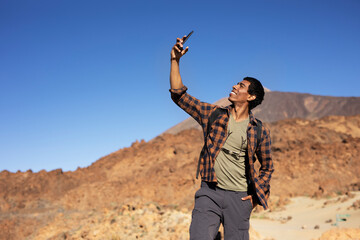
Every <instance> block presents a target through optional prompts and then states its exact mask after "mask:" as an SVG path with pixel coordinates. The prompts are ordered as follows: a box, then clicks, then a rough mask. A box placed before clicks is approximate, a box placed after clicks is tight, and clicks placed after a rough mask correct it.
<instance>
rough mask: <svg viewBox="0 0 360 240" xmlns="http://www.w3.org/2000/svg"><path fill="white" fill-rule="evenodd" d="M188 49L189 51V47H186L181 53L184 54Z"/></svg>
mask: <svg viewBox="0 0 360 240" xmlns="http://www.w3.org/2000/svg"><path fill="white" fill-rule="evenodd" d="M187 51H189V47H186V48H185V49H184V50H183V51H182V52H181V53H182V55H184V54H185V53H187Z"/></svg>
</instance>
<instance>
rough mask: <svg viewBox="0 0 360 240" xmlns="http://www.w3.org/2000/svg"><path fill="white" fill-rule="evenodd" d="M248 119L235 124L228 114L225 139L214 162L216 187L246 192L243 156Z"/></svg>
mask: <svg viewBox="0 0 360 240" xmlns="http://www.w3.org/2000/svg"><path fill="white" fill-rule="evenodd" d="M248 123H249V119H245V120H243V121H241V122H236V121H235V119H234V117H233V116H232V115H231V114H230V118H229V123H228V127H227V133H228V135H227V139H226V141H225V143H224V146H223V147H222V149H221V151H220V152H219V154H218V156H217V157H216V160H215V165H214V169H215V173H216V177H217V181H218V183H217V186H218V187H220V188H223V189H226V190H231V191H247V187H248V186H247V181H246V176H245V154H246V149H247V133H246V130H247V126H248Z"/></svg>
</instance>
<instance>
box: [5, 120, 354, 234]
mask: <svg viewBox="0 0 360 240" xmlns="http://www.w3.org/2000/svg"><path fill="white" fill-rule="evenodd" d="M265 125H267V126H268V127H269V129H270V131H271V136H272V152H273V159H274V165H275V172H274V174H273V178H272V180H271V197H270V209H269V210H267V211H263V210H262V209H260V208H259V207H257V208H256V209H255V210H254V211H253V214H252V218H251V230H250V233H251V239H253V240H257V239H277V240H281V239H301V240H303V239H321V240H323V239H360V232H359V231H360V157H359V156H360V115H354V116H328V117H323V118H320V119H316V120H309V119H307V120H304V119H286V120H281V121H277V122H272V123H265ZM202 141H203V140H202V134H201V132H200V131H199V130H197V129H187V130H182V131H179V132H178V133H177V134H168V133H165V134H162V135H160V136H158V137H156V138H154V139H152V140H150V141H148V142H145V141H143V140H140V141H136V142H134V143H133V144H132V146H131V147H128V148H123V149H119V150H118V151H115V152H113V153H111V154H109V155H107V156H105V157H103V158H101V159H99V160H98V161H96V162H94V163H93V164H92V165H90V166H89V167H86V168H78V169H77V170H76V171H70V172H63V171H62V170H61V169H57V170H53V171H50V172H47V171H40V172H32V171H31V170H28V171H26V172H20V171H19V172H16V173H12V172H8V171H6V170H5V171H2V172H0V239H188V227H189V224H190V220H191V210H192V207H193V196H194V193H195V191H196V190H197V189H198V187H199V185H200V182H199V180H197V179H196V178H195V173H196V164H197V160H198V154H199V152H200V149H201V146H202Z"/></svg>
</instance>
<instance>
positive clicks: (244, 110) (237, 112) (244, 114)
mask: <svg viewBox="0 0 360 240" xmlns="http://www.w3.org/2000/svg"><path fill="white" fill-rule="evenodd" d="M231 114H232V115H233V117H234V119H235V121H236V122H240V121H242V120H245V119H247V118H249V107H248V106H245V105H240V106H239V105H238V106H236V105H233V107H232V108H231Z"/></svg>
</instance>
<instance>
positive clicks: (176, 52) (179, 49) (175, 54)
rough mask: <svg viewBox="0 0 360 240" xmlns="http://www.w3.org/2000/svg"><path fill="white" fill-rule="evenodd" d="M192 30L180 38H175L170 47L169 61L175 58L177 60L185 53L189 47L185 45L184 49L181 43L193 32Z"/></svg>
mask: <svg viewBox="0 0 360 240" xmlns="http://www.w3.org/2000/svg"><path fill="white" fill-rule="evenodd" d="M193 32H194V31H191V32H190V33H189V34H188V35H185V36H184V37H182V38H177V39H176V44H175V45H174V46H173V48H172V49H171V53H170V55H171V61H173V60H175V61H179V60H180V58H181V57H182V56H184V55H185V53H186V52H187V51H188V50H189V47H186V48H185V49H184V46H183V44H184V43H185V42H186V41H187V40H188V39H189V37H190V36H191V34H193Z"/></svg>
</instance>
